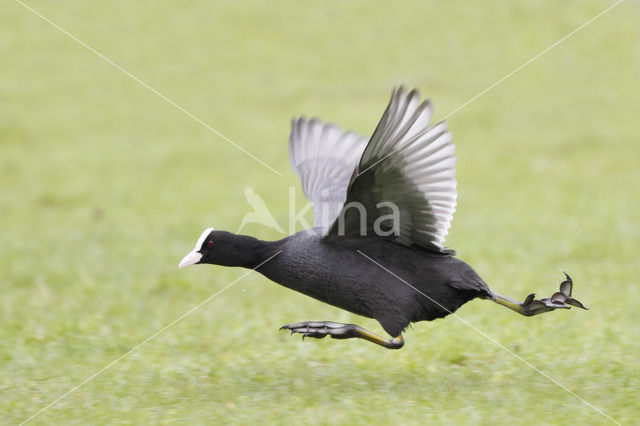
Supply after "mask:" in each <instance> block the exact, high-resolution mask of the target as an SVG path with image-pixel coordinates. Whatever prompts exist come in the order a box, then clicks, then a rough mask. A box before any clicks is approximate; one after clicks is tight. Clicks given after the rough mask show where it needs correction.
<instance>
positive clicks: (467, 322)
mask: <svg viewBox="0 0 640 426" xmlns="http://www.w3.org/2000/svg"><path fill="white" fill-rule="evenodd" d="M356 251H357V252H358V253H360V254H361V255H362V256H364V257H365V258H367V259H368V260H369V261H371V262H373V263H375V264H376V265H378V266H379V267H380V268H382V269H384V270H385V271H387V272H388V273H389V274H391V275H393V276H394V277H395V278H397V279H399V280H400V281H402V282H403V283H404V284H406V285H407V286H409V287H411V288H412V289H414V290H415V291H416V292H418V293H420V294H421V295H423V296H424V297H426V298H427V299H429V300H430V301H431V302H433V303H435V304H436V305H438V306H439V307H440V308H442V309H443V310H445V311H446V312H448V313H449V314H451V315H453V316H454V317H455V318H457V319H458V320H460V321H462V323H463V324H465V325H467V326H469V327H471V329H473V330H475V331H476V332H478V333H479V334H481V335H482V336H484V337H486V338H487V339H488V340H489V341H490V342H492V343H494V344H495V345H497V346H498V347H500V348H502V349H504V350H505V351H507V352H509V353H510V354H511V355H513V356H514V357H515V358H516V359H518V360H520V361H522V362H523V363H524V364H526V365H528V366H529V367H531V368H532V369H534V370H535V371H537V372H538V373H540V374H542V375H543V376H544V377H546V378H547V379H548V380H549V381H551V382H552V383H555V384H556V385H558V386H560V387H561V388H562V389H564V390H565V391H567V392H569V393H570V394H571V395H573V396H574V397H576V398H577V399H579V400H580V401H582V403H583V404H585V405H587V406H588V407H591V408H592V409H593V410H595V411H596V412H598V413H600V414H602V415H603V416H604V417H606V418H607V419H609V420H611V421H612V422H613V423H616V424H618V425H620V424H621V423H620V422H618V421H616V420H615V419H613V418H612V417H610V416H609V415H607V414H606V413H605V412H604V411H602V410H601V409H600V408H598V407H596V406H595V405H593V404H591V403H590V402H589V401H587V400H586V399H584V398H582V397H581V396H580V395H578V394H576V393H575V392H574V391H572V390H571V389H569V388H568V387H566V386H565V385H563V384H562V383H560V382H558V381H557V380H556V379H554V378H553V377H551V376H549V375H548V374H547V373H545V372H544V371H542V370H540V369H539V368H537V367H536V366H535V365H533V364H531V363H530V362H529V361H527V360H526V359H524V358H522V357H521V356H520V355H518V354H516V353H515V352H513V351H512V350H510V349H509V348H507V347H506V346H504V345H503V344H502V343H500V342H498V341H497V340H495V339H494V338H493V337H491V336H489V335H488V334H487V333H485V332H483V331H482V330H480V329H478V328H477V327H475V326H474V325H473V324H471V323H470V322H469V321H467V320H465V319H464V318H462V317H461V316H459V315H458V314H456V313H455V312H453V311H451V310H449V309H447V308H446V307H444V306H443V305H442V304H440V303H439V302H437V301H436V300H434V299H432V298H431V297H429V296H428V295H427V294H425V293H424V292H422V291H420V290H419V289H417V288H416V287H414V286H413V285H411V284H410V283H408V282H407V281H405V280H404V279H403V278H402V277H399V276H398V275H396V274H394V273H393V272H392V271H390V270H389V269H387V268H386V267H384V266H383V265H381V264H380V263H378V262H377V261H375V260H374V259H372V258H371V257H369V256H367V255H366V254H364V253H363V252H361V251H360V250H356Z"/></svg>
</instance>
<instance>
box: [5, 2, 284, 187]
mask: <svg viewBox="0 0 640 426" xmlns="http://www.w3.org/2000/svg"><path fill="white" fill-rule="evenodd" d="M15 1H16V3H18V4H20V5H22V6H23V7H24V8H25V9H27V10H29V11H30V12H31V13H33V14H34V15H36V16H38V17H39V18H40V19H42V20H43V21H45V22H47V23H48V24H49V25H51V26H52V27H54V28H55V29H57V30H58V31H60V32H62V33H64V34H65V35H67V37H69V38H71V39H72V40H73V41H75V42H76V43H78V44H80V45H81V46H83V47H85V48H86V49H88V50H89V51H90V52H91V53H93V54H94V55H96V56H98V57H99V58H101V59H102V60H104V61H105V62H107V63H108V64H110V65H112V66H113V67H115V68H117V69H118V70H120V71H121V72H123V73H124V74H126V75H127V76H129V77H130V78H132V79H133V80H135V81H136V82H137V83H139V84H140V85H142V86H144V87H145V88H147V89H148V90H150V91H151V92H153V93H155V94H156V95H158V96H159V97H160V98H162V99H163V100H165V101H166V102H168V103H169V104H171V105H173V106H174V107H175V108H177V109H179V110H180V111H182V112H183V113H185V114H186V115H187V116H189V117H191V118H192V119H194V120H195V121H197V122H198V123H200V124H201V125H203V126H204V127H206V128H207V129H209V130H210V131H212V132H213V133H215V134H216V135H218V136H219V137H221V138H222V139H224V140H225V141H227V142H229V143H230V144H231V145H233V146H235V147H236V148H238V149H239V150H240V151H242V152H244V153H245V154H247V155H248V156H249V157H251V158H253V159H254V160H256V161H257V162H258V163H260V164H262V165H263V166H265V167H266V168H268V169H269V170H271V171H272V172H273V173H275V174H277V175H278V176H282V173H280V172H279V171H277V170H275V169H274V168H273V167H271V166H270V165H268V164H267V163H265V162H264V161H262V160H261V159H259V158H258V157H256V156H255V155H253V154H251V153H250V152H249V151H247V150H246V149H244V148H243V147H241V146H240V145H238V144H237V143H235V142H234V141H232V140H231V139H229V138H228V137H226V136H225V135H223V134H222V133H220V132H219V131H217V130H216V129H214V128H213V127H211V126H210V125H208V124H207V123H205V122H204V121H202V120H201V119H199V118H198V117H196V116H195V115H193V114H192V113H190V112H189V111H187V110H186V109H184V108H183V107H181V106H180V105H178V104H177V103H175V102H174V101H172V100H171V99H169V98H168V97H166V96H165V95H163V94H162V93H160V92H158V91H157V90H156V89H154V88H153V87H151V86H149V85H148V84H147V83H145V82H144V81H142V80H140V79H139V78H138V77H136V76H135V75H133V74H131V73H130V72H129V71H127V70H126V69H124V68H122V67H121V66H120V65H118V64H117V63H115V62H114V61H112V60H111V59H109V58H107V57H106V56H105V55H103V54H102V53H100V52H98V51H97V50H95V49H94V48H93V47H91V46H89V45H88V44H87V43H85V42H83V41H82V40H80V39H79V38H77V37H76V36H74V35H73V34H71V33H70V32H69V31H67V30H65V29H64V28H62V27H60V26H59V25H58V24H56V23H55V22H53V21H51V20H50V19H48V18H47V17H46V16H44V15H43V14H41V13H40V12H38V11H37V10H35V9H34V8H32V7H31V6H29V5H28V4H26V3H24V2H22V1H20V0H15Z"/></svg>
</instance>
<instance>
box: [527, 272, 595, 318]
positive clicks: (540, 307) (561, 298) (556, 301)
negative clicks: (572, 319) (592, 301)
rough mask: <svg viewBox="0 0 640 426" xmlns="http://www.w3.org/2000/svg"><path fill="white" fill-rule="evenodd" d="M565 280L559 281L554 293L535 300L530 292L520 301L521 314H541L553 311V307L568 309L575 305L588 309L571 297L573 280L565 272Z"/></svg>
mask: <svg viewBox="0 0 640 426" xmlns="http://www.w3.org/2000/svg"><path fill="white" fill-rule="evenodd" d="M564 275H565V277H566V280H564V281H562V283H560V291H558V292H556V293H554V294H553V295H552V296H551V297H546V298H544V299H539V300H537V299H536V298H535V296H536V295H535V294H534V293H532V294H530V295H529V296H527V298H526V299H525V300H524V302H522V303H520V304H519V306H520V308H521V309H522V312H521V313H522V314H523V315H526V316H533V315H538V314H542V313H544V312H549V311H553V310H555V309H569V308H570V306H569V305H571V306H575V307H578V308H582V309H589V308H587V307H586V306H584V305H583V304H582V303H580V302H579V301H578V300H576V299H574V298H572V297H571V290H572V289H573V280H572V279H571V277H570V276H569V275H568V274H567V273H565V274H564Z"/></svg>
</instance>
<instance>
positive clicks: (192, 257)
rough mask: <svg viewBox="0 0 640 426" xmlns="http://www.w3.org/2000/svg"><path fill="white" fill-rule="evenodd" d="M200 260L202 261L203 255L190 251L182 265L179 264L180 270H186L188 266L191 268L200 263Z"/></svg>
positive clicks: (181, 262)
mask: <svg viewBox="0 0 640 426" xmlns="http://www.w3.org/2000/svg"><path fill="white" fill-rule="evenodd" d="M200 259H202V254H200V253H198V252H197V251H195V250H193V251H190V252H189V254H187V255H186V256H185V257H184V258H183V259H182V260H181V261H180V264H178V268H186V267H187V266H191V265H193V264H194V263H198V262H199V261H200Z"/></svg>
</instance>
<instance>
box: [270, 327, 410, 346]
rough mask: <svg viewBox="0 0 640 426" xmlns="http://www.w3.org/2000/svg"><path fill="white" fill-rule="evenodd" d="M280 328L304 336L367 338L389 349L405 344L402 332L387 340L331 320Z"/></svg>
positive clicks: (317, 337) (360, 328) (361, 329)
mask: <svg viewBox="0 0 640 426" xmlns="http://www.w3.org/2000/svg"><path fill="white" fill-rule="evenodd" d="M280 330H290V331H291V334H293V333H300V334H302V338H303V339H304V338H305V337H314V338H316V339H322V338H323V337H325V336H331V337H333V338H334V339H351V338H354V337H355V338H359V339H365V340H368V341H370V342H373V343H375V344H376V345H380V346H384V347H385V348H387V349H400V348H401V347H402V346H403V345H404V338H403V337H402V334H399V335H398V337H394V338H392V339H387V340H385V339H384V338H383V337H380V336H378V335H377V334H375V333H372V332H370V331H369V330H365V329H364V328H362V327H360V326H358V325H355V324H342V323H339V322H331V321H304V322H297V323H294V324H287V325H283V326H282V327H280Z"/></svg>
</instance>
